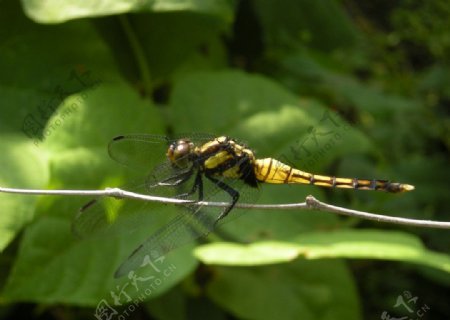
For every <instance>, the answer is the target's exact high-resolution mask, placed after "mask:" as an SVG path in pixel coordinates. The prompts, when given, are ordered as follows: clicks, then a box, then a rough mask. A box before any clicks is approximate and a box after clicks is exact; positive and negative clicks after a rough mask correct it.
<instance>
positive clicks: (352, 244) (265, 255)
mask: <svg viewBox="0 0 450 320" xmlns="http://www.w3.org/2000/svg"><path fill="white" fill-rule="evenodd" d="M195 255H196V257H198V258H199V259H200V260H201V261H202V262H204V263H207V264H220V265H230V266H244V265H247V266H254V265H264V264H272V263H281V262H289V261H293V260H296V259H299V258H305V259H324V258H350V259H380V260H394V261H403V262H410V263H415V264H421V265H425V266H429V267H433V268H437V269H440V270H442V271H446V272H450V256H448V255H445V254H442V253H437V252H433V251H431V250H427V249H426V248H425V247H424V246H423V245H422V243H421V242H420V240H419V239H418V238H416V237H414V236H412V235H409V234H406V233H401V232H388V231H378V230H377V231H375V230H361V231H360V230H354V231H334V232H326V233H325V232H314V233H309V234H303V235H301V236H297V237H295V238H294V239H293V240H292V241H290V242H275V241H261V242H257V243H253V244H250V245H242V244H230V243H212V244H209V245H204V246H201V247H199V248H197V249H196V251H195Z"/></svg>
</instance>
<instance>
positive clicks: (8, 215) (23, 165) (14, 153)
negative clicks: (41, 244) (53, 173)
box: [0, 134, 49, 251]
mask: <svg viewBox="0 0 450 320" xmlns="http://www.w3.org/2000/svg"><path fill="white" fill-rule="evenodd" d="M0 150H1V157H0V168H1V174H0V186H2V187H9V188H24V189H43V188H45V186H46V185H47V181H48V179H49V168H48V162H47V158H46V156H45V154H44V153H42V152H41V150H39V149H38V148H36V146H35V145H34V144H33V143H32V142H31V141H30V140H28V139H27V138H25V137H24V136H23V135H22V134H8V135H6V134H3V135H2V139H1V140H0ZM38 200H39V198H38V197H36V196H29V195H28V196H27V195H19V194H6V193H0V212H1V214H0V251H3V249H4V248H5V247H6V246H7V245H8V244H9V243H10V242H11V241H12V239H13V238H14V237H15V236H16V235H17V233H18V232H19V231H20V230H21V229H22V228H23V227H24V225H26V224H27V223H29V222H30V221H31V220H32V219H33V218H34V215H35V208H36V205H37V203H38Z"/></svg>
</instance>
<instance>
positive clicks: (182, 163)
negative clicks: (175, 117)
mask: <svg viewBox="0 0 450 320" xmlns="http://www.w3.org/2000/svg"><path fill="white" fill-rule="evenodd" d="M194 149H195V146H194V144H193V143H192V142H191V141H190V140H187V139H180V140H177V141H175V142H173V143H171V144H170V146H169V149H168V150H167V154H166V155H167V158H168V159H169V161H170V162H171V163H172V165H174V166H176V167H179V168H185V167H187V166H188V165H189V164H190V161H191V157H190V155H192V154H193V152H194Z"/></svg>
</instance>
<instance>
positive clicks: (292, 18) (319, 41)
mask: <svg viewBox="0 0 450 320" xmlns="http://www.w3.org/2000/svg"><path fill="white" fill-rule="evenodd" d="M254 7H255V11H256V13H257V14H258V15H259V18H260V21H261V25H262V27H263V29H264V36H265V38H266V39H265V40H266V42H268V43H269V44H270V45H271V46H272V47H274V48H275V49H278V48H280V47H283V46H297V45H299V44H302V43H307V44H308V45H309V46H313V47H316V48H320V49H322V50H324V51H327V52H330V51H331V50H334V49H337V48H345V47H349V46H352V45H354V44H355V43H356V41H357V36H358V30H357V29H356V28H355V27H354V25H353V24H352V22H351V21H350V19H349V17H348V16H347V14H346V12H345V11H344V10H342V8H341V7H339V6H338V4H337V3H336V2H335V1H332V0H318V1H314V2H311V1H306V0H282V1H277V2H276V3H275V2H273V1H267V0H266V1H258V3H257V4H256V3H255V6H254ZM287 8H289V9H288V10H286V9H287Z"/></svg>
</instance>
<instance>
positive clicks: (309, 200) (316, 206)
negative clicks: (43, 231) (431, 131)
mask: <svg viewBox="0 0 450 320" xmlns="http://www.w3.org/2000/svg"><path fill="white" fill-rule="evenodd" d="M0 192H4V193H16V194H26V195H64V196H91V197H92V196H94V197H99V196H106V197H114V198H119V199H122V198H128V199H138V200H143V201H153V202H161V203H170V204H176V205H184V204H187V203H194V202H193V201H190V200H182V199H175V198H165V197H156V196H150V195H144V194H139V193H134V192H130V191H126V190H122V189H119V188H107V189H105V190H31V189H13V188H2V187H0ZM195 203H198V204H199V205H205V206H210V207H225V206H228V205H229V203H226V202H208V201H199V202H195ZM235 208H241V209H263V210H270V209H272V210H273V209H277V210H294V209H297V210H320V211H327V212H334V213H337V214H340V215H345V216H352V217H357V218H361V219H366V220H373V221H378V222H387V223H393V224H403V225H408V226H416V227H426V228H440V229H450V222H447V221H432V220H418V219H407V218H399V217H392V216H385V215H380V214H374V213H369V212H365V211H358V210H351V209H347V208H342V207H338V206H333V205H330V204H327V203H324V202H321V201H319V200H317V199H316V198H314V197H313V196H311V195H310V196H307V197H306V201H305V202H301V203H284V204H249V203H238V204H236V206H235Z"/></svg>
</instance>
